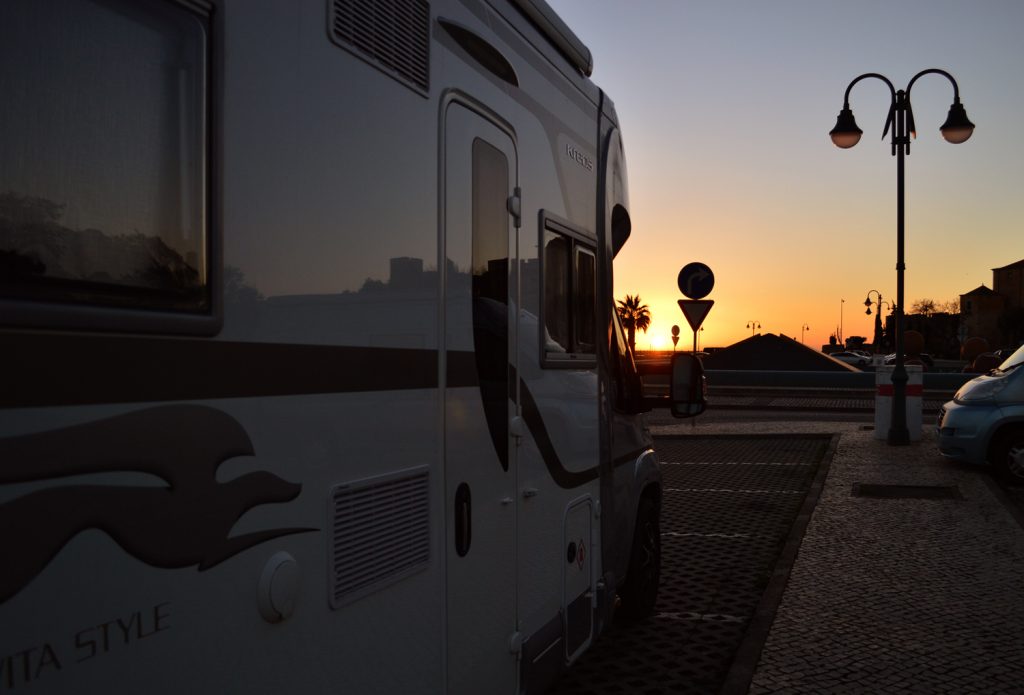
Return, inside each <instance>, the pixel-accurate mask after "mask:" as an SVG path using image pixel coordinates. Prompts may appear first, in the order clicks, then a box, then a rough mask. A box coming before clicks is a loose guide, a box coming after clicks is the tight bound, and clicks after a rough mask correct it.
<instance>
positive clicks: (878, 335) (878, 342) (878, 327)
mask: <svg viewBox="0 0 1024 695" xmlns="http://www.w3.org/2000/svg"><path fill="white" fill-rule="evenodd" d="M872 292H874V293H875V294H876V295H877V296H878V311H877V312H875V337H874V345H875V354H876V355H877V354H878V353H879V352H881V350H879V348H880V347H881V346H882V293H881V292H879V291H878V290H868V296H867V297H865V298H864V306H866V307H867V310H865V312H864V313H865V314H867V315H868V316H871V293H872Z"/></svg>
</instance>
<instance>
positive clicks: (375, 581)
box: [330, 466, 430, 608]
mask: <svg viewBox="0 0 1024 695" xmlns="http://www.w3.org/2000/svg"><path fill="white" fill-rule="evenodd" d="M331 501H332V504H331V526H332V528H333V533H334V535H333V539H334V542H333V547H332V549H331V554H332V562H331V577H330V580H331V581H330V586H331V595H330V603H331V608H340V607H341V606H343V605H345V604H346V603H350V602H352V601H355V600H356V599H358V598H361V597H363V596H365V595H367V594H369V593H372V592H374V591H377V590H379V589H380V588H381V587H383V586H385V585H386V584H390V583H391V582H394V581H398V580H399V579H402V578H403V577H407V576H409V575H410V574H412V573H414V572H417V571H419V570H421V569H423V568H425V567H426V566H427V565H428V564H429V562H430V489H429V477H428V469H427V467H426V466H423V467H421V468H415V469H411V470H408V471H402V472H400V473H396V474H392V475H386V476H381V477H378V478H370V479H368V480H362V481H359V482H356V483H350V484H347V485H339V486H338V487H335V488H334V489H333V490H332V491H331Z"/></svg>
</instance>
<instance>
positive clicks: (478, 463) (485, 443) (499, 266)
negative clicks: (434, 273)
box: [442, 102, 518, 693]
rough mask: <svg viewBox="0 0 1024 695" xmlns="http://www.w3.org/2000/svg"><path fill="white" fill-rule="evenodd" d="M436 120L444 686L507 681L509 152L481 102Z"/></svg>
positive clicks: (511, 331)
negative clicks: (440, 134) (440, 131)
mask: <svg viewBox="0 0 1024 695" xmlns="http://www.w3.org/2000/svg"><path fill="white" fill-rule="evenodd" d="M444 114H445V125H444V145H443V152H444V163H443V165H444V175H443V181H444V193H443V196H444V210H443V221H442V228H443V230H444V233H443V236H444V239H443V248H444V259H445V262H444V268H443V272H444V277H445V280H444V283H445V294H444V296H445V302H444V309H445V343H444V344H445V353H446V355H445V366H446V370H445V371H446V384H445V410H444V412H445V442H444V447H445V454H444V456H445V497H446V500H445V507H446V509H445V519H446V521H445V527H446V529H445V530H446V535H445V543H446V548H445V557H446V562H447V627H448V629H447V654H448V657H447V658H448V665H447V672H448V692H449V693H483V692H488V693H490V692H502V691H501V690H500V687H501V686H506V685H507V686H509V687H508V689H507V691H506V692H509V693H511V692H513V691H514V690H515V683H516V674H517V669H516V656H515V654H513V653H512V652H511V650H510V649H509V641H510V639H512V641H513V643H514V642H515V640H514V637H513V635H514V633H515V631H516V584H515V580H516V571H515V567H516V558H515V552H516V504H515V491H516V455H515V451H516V450H515V447H514V446H513V445H512V441H511V436H510V420H511V418H512V416H513V415H514V413H515V410H514V408H515V401H516V397H517V395H516V390H517V386H516V379H515V374H516V371H515V370H516V365H515V360H516V351H515V347H514V346H515V344H516V340H515V339H516V311H515V307H516V302H515V296H516V292H517V287H516V285H517V275H518V274H517V272H516V262H517V255H516V243H515V238H516V235H515V231H516V229H515V226H514V221H513V217H512V216H511V215H510V213H509V209H510V205H509V199H510V197H511V196H513V195H514V192H515V190H516V172H517V163H516V150H515V145H514V143H513V140H512V138H511V137H510V135H509V133H508V131H507V130H506V129H504V128H503V127H501V126H500V125H499V124H498V123H497V122H496V120H492V119H490V118H488V117H487V116H486V115H485V111H484V110H483V109H477V108H473V107H471V106H470V105H467V104H463V103H459V102H450V103H449V104H448V106H447V108H446V109H445V112H444Z"/></svg>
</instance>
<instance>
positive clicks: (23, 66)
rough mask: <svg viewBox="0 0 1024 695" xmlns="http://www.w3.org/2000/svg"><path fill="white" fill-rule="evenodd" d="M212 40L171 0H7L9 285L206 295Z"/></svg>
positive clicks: (109, 299) (113, 300) (48, 290)
mask: <svg viewBox="0 0 1024 695" xmlns="http://www.w3.org/2000/svg"><path fill="white" fill-rule="evenodd" d="M205 47H206V29H205V25H204V20H203V19H202V18H200V17H199V16H197V15H195V14H193V13H191V12H189V11H187V10H185V9H183V8H182V7H181V6H180V5H177V4H175V3H173V2H166V1H164V0H130V1H129V0H123V1H121V2H117V1H114V0H103V1H100V0H48V1H47V2H40V1H39V0H4V1H3V2H2V3H0V94H2V95H3V99H2V100H0V294H2V295H3V296H6V297H16V298H25V299H50V300H58V301H73V302H86V303H94V304H96V303H98V304H106V305H121V306H147V307H150V306H151V307H158V308H167V309H179V310H192V311H201V310H206V309H207V308H208V306H209V296H208V292H207V286H208V277H207V273H208V263H209V261H208V258H207V230H206V225H205V219H206V211H205V207H206V200H205V198H206V194H205V191H206V176H205V171H206V133H205V128H206V123H205V113H206V96H205V95H206V77H205V73H206V54H205V50H206V48H205Z"/></svg>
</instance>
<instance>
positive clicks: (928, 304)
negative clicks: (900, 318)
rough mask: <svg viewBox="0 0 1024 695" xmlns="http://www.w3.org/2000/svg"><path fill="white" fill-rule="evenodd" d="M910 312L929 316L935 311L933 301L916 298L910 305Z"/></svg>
mask: <svg viewBox="0 0 1024 695" xmlns="http://www.w3.org/2000/svg"><path fill="white" fill-rule="evenodd" d="M911 313H914V314H924V315H925V316H931V315H932V314H934V313H935V302H934V301H933V300H931V299H918V300H917V301H916V302H914V305H913V306H912V307H911Z"/></svg>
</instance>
